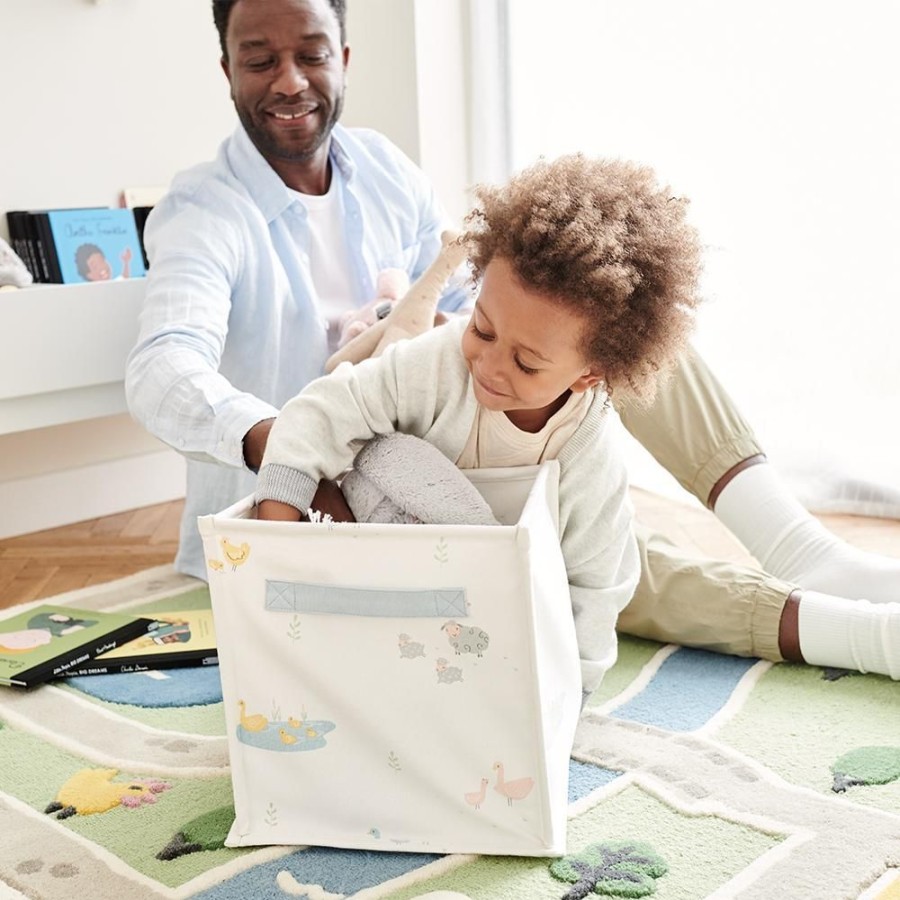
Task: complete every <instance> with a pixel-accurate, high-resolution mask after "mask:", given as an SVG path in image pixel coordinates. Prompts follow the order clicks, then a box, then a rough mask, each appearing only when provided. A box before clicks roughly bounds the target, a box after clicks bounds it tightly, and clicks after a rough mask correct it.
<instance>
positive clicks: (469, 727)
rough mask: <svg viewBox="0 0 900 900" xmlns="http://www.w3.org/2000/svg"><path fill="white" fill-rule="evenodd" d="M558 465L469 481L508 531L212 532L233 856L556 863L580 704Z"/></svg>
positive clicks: (208, 532)
mask: <svg viewBox="0 0 900 900" xmlns="http://www.w3.org/2000/svg"><path fill="white" fill-rule="evenodd" d="M558 472H559V469H558V464H557V463H555V462H551V463H545V464H543V465H542V466H540V467H537V466H535V467H528V468H516V469H494V470H476V471H473V472H471V473H468V474H469V475H470V477H471V480H472V481H473V483H474V484H475V486H476V487H477V488H478V489H479V491H480V492H481V493H482V495H483V496H484V497H485V499H486V500H487V501H488V503H489V504H490V505H491V507H492V509H493V510H494V514H495V516H496V517H497V518H498V520H499V521H500V522H501V523H503V524H501V525H498V526H464V525H451V526H442V525H360V524H349V523H339V524H335V523H309V524H296V523H280V522H261V521H258V520H256V518H255V508H254V506H253V502H252V498H247V499H245V500H243V501H241V502H240V503H237V504H235V505H234V506H232V507H230V508H229V509H227V510H225V511H224V512H222V513H219V514H217V515H213V516H204V517H201V518H200V520H199V525H200V532H201V534H202V536H203V542H204V549H205V553H206V557H207V564H208V571H209V585H210V594H211V597H212V605H213V613H214V616H215V623H216V633H217V636H218V640H219V671H220V673H221V677H222V691H223V697H224V704H225V713H226V722H227V731H228V742H229V753H230V757H231V766H232V778H233V784H234V801H235V813H236V818H235V822H234V825H233V826H232V829H231V832H230V834H229V836H228V840H227V844H228V846H232V847H239V846H250V845H259V844H317V845H323V846H332V847H347V848H358V849H369V850H393V851H397V850H403V851H410V852H430V853H450V852H455V853H487V854H505V855H524V856H558V855H561V854H563V853H564V852H565V836H566V807H567V800H566V797H567V778H568V758H569V751H570V749H571V746H572V741H573V737H574V733H575V726H576V723H577V719H578V714H579V709H580V702H581V681H580V668H579V662H578V649H577V642H576V637H575V629H574V624H573V621H572V612H571V604H570V600H569V590H568V584H567V580H566V573H565V566H564V563H563V559H562V555H561V552H560V548H559V540H558V536H557V522H556V520H557V510H558V501H557V485H558Z"/></svg>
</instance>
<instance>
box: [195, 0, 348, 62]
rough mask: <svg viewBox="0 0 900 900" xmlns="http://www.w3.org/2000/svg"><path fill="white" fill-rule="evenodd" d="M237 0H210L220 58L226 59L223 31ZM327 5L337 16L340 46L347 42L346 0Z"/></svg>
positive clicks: (330, 0)
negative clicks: (220, 51)
mask: <svg viewBox="0 0 900 900" xmlns="http://www.w3.org/2000/svg"><path fill="white" fill-rule="evenodd" d="M237 2H238V0H212V10H213V21H214V22H215V23H216V31H218V32H219V46H220V47H221V48H222V59H226V60H227V59H228V47H227V46H226V43H225V33H226V32H227V31H228V18H229V16H230V15H231V8H232V7H233V6H234V4H235V3H237ZM328 5H329V6H330V7H331V10H332V12H333V13H334V14H335V16H337V20H338V25H339V26H340V29H341V46H342V47H343V46H344V44H346V43H347V0H328Z"/></svg>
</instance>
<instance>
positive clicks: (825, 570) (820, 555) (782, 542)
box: [715, 463, 900, 603]
mask: <svg viewBox="0 0 900 900" xmlns="http://www.w3.org/2000/svg"><path fill="white" fill-rule="evenodd" d="M715 513H716V515H717V516H718V517H719V519H720V520H721V521H722V522H724V523H725V525H727V526H728V528H729V530H730V531H731V532H732V533H733V534H734V535H735V537H737V538H738V539H739V540H740V541H741V543H743V545H744V546H745V547H746V548H747V549H748V550H749V551H750V552H751V553H752V554H753V556H755V557H756V559H758V560H759V563H760V565H761V566H762V567H763V569H764V570H765V571H766V572H769V573H771V574H772V575H776V576H777V577H779V578H783V579H784V580H785V581H792V582H794V583H795V584H798V585H799V586H800V587H802V588H804V589H806V590H813V591H823V592H827V593H829V594H834V595H836V596H838V597H849V598H851V599H853V600H861V599H863V598H865V599H867V600H869V601H871V602H873V603H893V602H898V601H900V559H893V558H891V557H888V556H879V555H877V554H875V553H867V552H866V551H864V550H859V549H857V548H856V547H853V546H851V545H850V544H848V543H847V542H846V541H843V540H841V538H839V537H838V536H837V535H835V534H832V532H830V531H828V529H827V528H825V526H824V525H822V523H821V522H819V521H818V519H816V518H815V517H814V516H812V515H811V514H810V513H809V512H808V511H807V510H806V509H804V508H803V507H802V506H801V505H800V503H799V502H798V501H797V500H796V499H795V498H794V496H793V494H792V493H791V492H790V490H789V489H788V487H787V486H786V485H785V484H784V483H783V482H782V481H781V479H780V478H779V477H778V473H777V472H776V471H775V469H774V468H773V467H772V466H771V465H768V464H766V463H763V464H760V465H755V466H750V467H749V468H747V469H744V470H743V471H742V472H738V474H737V475H735V477H734V478H732V479H731V481H729V482H728V484H727V485H725V487H724V488H723V489H722V493H721V494H719V498H718V499H717V500H716V506H715Z"/></svg>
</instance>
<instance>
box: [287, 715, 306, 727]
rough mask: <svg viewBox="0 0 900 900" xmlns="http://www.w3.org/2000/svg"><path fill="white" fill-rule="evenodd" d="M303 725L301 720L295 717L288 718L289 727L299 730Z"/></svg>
mask: <svg viewBox="0 0 900 900" xmlns="http://www.w3.org/2000/svg"><path fill="white" fill-rule="evenodd" d="M302 724H303V723H302V722H301V721H300V720H299V719H295V718H294V717H293V716H288V725H290V726H291V728H299V727H300V726H301V725H302Z"/></svg>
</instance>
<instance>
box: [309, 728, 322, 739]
mask: <svg viewBox="0 0 900 900" xmlns="http://www.w3.org/2000/svg"><path fill="white" fill-rule="evenodd" d="M318 735H319V732H318V731H316V729H315V728H307V729H306V736H307V737H308V738H314V737H318Z"/></svg>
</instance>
